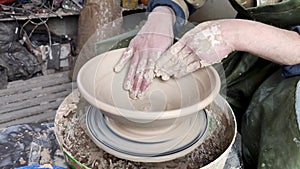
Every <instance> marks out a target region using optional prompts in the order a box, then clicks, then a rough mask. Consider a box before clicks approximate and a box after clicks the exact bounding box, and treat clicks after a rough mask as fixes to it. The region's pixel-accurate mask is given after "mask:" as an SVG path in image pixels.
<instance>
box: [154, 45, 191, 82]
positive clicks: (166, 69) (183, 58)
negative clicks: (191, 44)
mask: <svg viewBox="0 0 300 169" xmlns="http://www.w3.org/2000/svg"><path fill="white" fill-rule="evenodd" d="M192 53H193V51H192V50H191V49H190V48H188V47H187V46H185V47H183V48H182V49H181V50H180V51H179V52H178V53H177V55H176V56H173V58H172V59H170V60H169V63H166V64H165V65H163V66H162V67H161V68H157V70H156V76H157V77H161V79H163V80H168V79H169V78H170V77H171V76H173V75H174V74H176V73H177V72H179V71H182V70H181V69H185V68H186V67H187V65H188V64H189V63H191V62H193V61H194V60H195V59H194V57H191V56H192Z"/></svg>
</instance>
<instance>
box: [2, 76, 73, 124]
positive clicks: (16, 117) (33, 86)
mask: <svg viewBox="0 0 300 169" xmlns="http://www.w3.org/2000/svg"><path fill="white" fill-rule="evenodd" d="M68 73H69V72H60V73H54V74H50V75H44V76H39V77H35V78H31V79H28V80H19V81H13V82H10V83H9V84H8V86H7V89H2V90H0V116H1V118H0V128H4V127H8V126H11V125H16V124H24V123H40V122H53V121H54V117H55V114H56V110H57V108H58V106H59V105H60V104H61V102H62V101H63V99H64V98H65V97H66V96H67V95H68V94H69V93H71V91H72V88H75V85H76V83H74V82H73V83H72V82H71V80H70V79H69V76H68Z"/></svg>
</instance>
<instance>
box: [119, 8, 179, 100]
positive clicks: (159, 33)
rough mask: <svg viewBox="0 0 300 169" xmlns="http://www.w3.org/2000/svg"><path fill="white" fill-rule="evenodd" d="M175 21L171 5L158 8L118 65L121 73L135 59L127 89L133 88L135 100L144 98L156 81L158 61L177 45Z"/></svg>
mask: <svg viewBox="0 0 300 169" xmlns="http://www.w3.org/2000/svg"><path fill="white" fill-rule="evenodd" d="M174 22H175V14H174V12H173V11H172V9H171V8H169V7H166V6H159V7H156V8H154V9H153V11H152V12H151V13H150V14H149V16H148V19H147V21H146V23H145V25H144V26H143V27H142V29H141V30H140V31H139V33H138V34H137V35H136V37H134V39H132V40H131V42H130V44H129V46H128V48H127V50H126V51H125V53H124V54H123V56H122V57H121V59H120V60H119V62H118V63H117V65H116V66H115V68H114V70H115V71H116V72H119V71H121V70H122V69H123V67H124V66H125V64H126V63H127V62H128V61H129V60H131V63H130V68H129V71H128V73H127V77H126V78H125V82H124V89H125V90H128V91H129V93H130V95H129V96H130V97H131V98H132V99H136V98H139V97H142V95H143V94H144V92H145V90H146V89H147V88H148V87H149V85H150V84H151V82H152V81H153V78H154V66H155V61H156V60H157V59H158V58H159V57H160V55H161V54H162V53H163V52H164V51H165V50H167V49H168V48H169V47H170V46H171V45H172V44H173V37H174V35H173V24H174Z"/></svg>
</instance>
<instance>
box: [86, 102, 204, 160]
mask: <svg viewBox="0 0 300 169" xmlns="http://www.w3.org/2000/svg"><path fill="white" fill-rule="evenodd" d="M207 119H208V117H207V113H206V111H205V110H201V111H199V112H198V113H195V116H192V117H191V118H189V119H187V120H185V121H183V122H180V123H174V124H173V125H170V126H169V127H167V128H164V129H160V130H159V132H152V133H151V132H146V133H145V132H143V131H142V130H138V129H136V128H135V129H134V130H133V129H131V128H129V127H126V126H124V125H122V124H120V123H117V122H116V121H114V120H112V119H110V118H108V117H106V116H105V114H104V113H103V112H101V111H100V110H99V109H97V108H95V107H93V106H90V107H89V109H88V112H87V118H86V124H87V129H88V133H89V135H90V137H91V138H92V139H93V141H94V142H95V143H96V144H97V145H98V146H99V147H100V148H102V149H103V150H105V151H106V152H108V153H110V154H112V155H114V156H116V157H119V158H123V159H127V160H132V161H140V162H162V161H168V160H172V159H175V158H178V157H182V156H184V155H186V154H188V153H189V152H191V151H193V150H194V149H195V148H196V147H198V146H199V145H200V144H201V143H202V142H203V140H204V138H205V134H206V131H207V123H208V122H207V121H208V120H207Z"/></svg>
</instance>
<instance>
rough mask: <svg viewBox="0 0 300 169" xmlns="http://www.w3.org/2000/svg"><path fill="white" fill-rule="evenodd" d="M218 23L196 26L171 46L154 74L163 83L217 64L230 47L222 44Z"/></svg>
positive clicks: (226, 43)
mask: <svg viewBox="0 0 300 169" xmlns="http://www.w3.org/2000/svg"><path fill="white" fill-rule="evenodd" d="M222 31H223V30H222V28H221V26H220V25H219V23H218V21H209V22H204V23H201V24H199V25H197V26H196V27H195V28H193V29H192V30H190V31H188V32H187V33H186V34H185V35H184V36H183V37H182V38H181V39H180V40H179V41H178V42H176V43H175V44H174V45H173V46H171V47H170V48H169V49H168V50H167V51H166V52H165V53H164V54H163V55H162V56H161V58H160V59H159V60H158V61H157V63H156V66H155V74H156V76H157V77H161V78H162V79H163V80H168V79H169V78H170V77H171V76H172V77H175V78H179V77H182V76H184V75H186V74H188V73H190V72H193V71H195V70H197V69H199V68H202V67H205V66H208V65H211V64H213V63H216V62H220V61H221V60H222V59H223V58H224V57H226V56H227V55H228V54H229V53H230V52H232V51H233V50H234V47H233V46H232V45H231V44H230V42H228V41H226V38H224V36H223V32H222Z"/></svg>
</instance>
